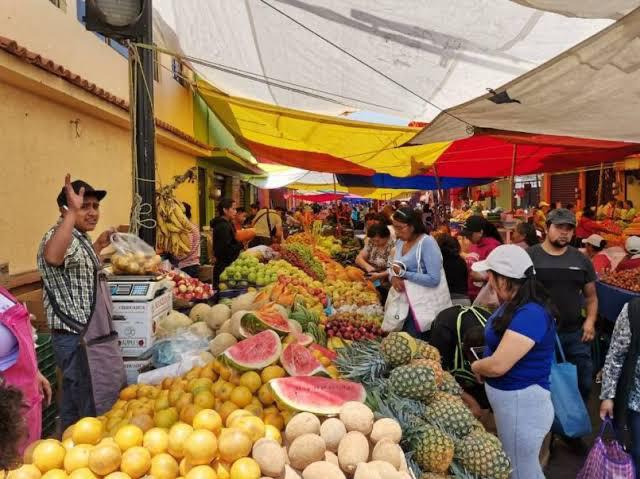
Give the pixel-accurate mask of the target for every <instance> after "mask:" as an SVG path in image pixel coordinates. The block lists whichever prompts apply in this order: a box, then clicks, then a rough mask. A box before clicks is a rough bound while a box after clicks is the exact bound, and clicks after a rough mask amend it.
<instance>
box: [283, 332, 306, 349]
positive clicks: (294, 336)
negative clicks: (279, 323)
mask: <svg viewBox="0 0 640 479" xmlns="http://www.w3.org/2000/svg"><path fill="white" fill-rule="evenodd" d="M290 343H298V344H301V345H302V346H309V345H310V344H311V343H313V336H311V335H310V334H306V333H298V332H295V331H293V332H291V334H289V335H288V336H287V337H286V338H285V339H284V340H283V341H282V344H284V345H285V346H286V345H287V344H290Z"/></svg>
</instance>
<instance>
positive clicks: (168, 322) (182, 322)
mask: <svg viewBox="0 0 640 479" xmlns="http://www.w3.org/2000/svg"><path fill="white" fill-rule="evenodd" d="M191 324H193V322H192V321H191V319H189V316H187V315H186V314H182V313H180V312H178V311H175V310H174V311H171V312H170V313H169V314H168V315H166V316H165V317H164V318H162V319H161V320H160V321H159V322H158V327H160V328H161V329H162V330H164V331H166V332H169V333H172V332H174V331H176V330H178V329H181V328H188V327H189V326H191Z"/></svg>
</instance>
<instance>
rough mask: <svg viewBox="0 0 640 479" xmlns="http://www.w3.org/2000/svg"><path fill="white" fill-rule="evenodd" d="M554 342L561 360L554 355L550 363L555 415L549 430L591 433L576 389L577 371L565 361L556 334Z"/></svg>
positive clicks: (562, 433)
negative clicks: (557, 359)
mask: <svg viewBox="0 0 640 479" xmlns="http://www.w3.org/2000/svg"><path fill="white" fill-rule="evenodd" d="M556 343H557V345H558V350H559V351H560V357H561V358H562V362H560V363H559V362H557V361H556V359H555V355H554V358H553V363H552V364H551V375H550V377H549V379H550V381H551V402H552V403H553V409H554V412H555V417H554V419H553V425H552V426H551V430H552V431H553V432H555V433H557V434H561V435H563V436H566V437H574V438H577V437H582V436H586V435H588V434H590V433H591V419H590V418H589V413H588V412H587V408H586V406H585V405H584V401H583V400H582V397H581V396H580V390H579V389H578V371H577V368H576V366H575V365H574V364H571V363H569V362H567V359H566V357H565V355H564V351H563V349H562V344H561V343H560V338H559V337H558V335H557V334H556Z"/></svg>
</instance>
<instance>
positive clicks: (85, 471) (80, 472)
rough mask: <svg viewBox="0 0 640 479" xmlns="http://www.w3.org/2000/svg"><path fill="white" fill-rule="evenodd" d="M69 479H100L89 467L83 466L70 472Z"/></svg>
mask: <svg viewBox="0 0 640 479" xmlns="http://www.w3.org/2000/svg"><path fill="white" fill-rule="evenodd" d="M69 479H98V478H97V477H96V475H95V474H94V473H93V472H91V470H90V469H89V468H87V467H81V468H80V469H76V470H75V471H73V472H72V473H71V474H69Z"/></svg>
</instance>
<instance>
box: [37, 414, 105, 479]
mask: <svg viewBox="0 0 640 479" xmlns="http://www.w3.org/2000/svg"><path fill="white" fill-rule="evenodd" d="M98 423H100V421H98ZM100 424H102V423H100ZM66 453H67V451H66V449H65V448H64V446H63V445H62V444H60V443H59V442H58V441H56V440H54V439H47V440H46V441H42V442H41V443H40V444H38V445H37V446H36V448H35V449H34V450H33V465H34V466H36V467H37V468H38V469H39V470H40V472H42V473H45V472H47V471H50V470H51V469H62V467H63V465H64V456H65V455H66Z"/></svg>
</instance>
